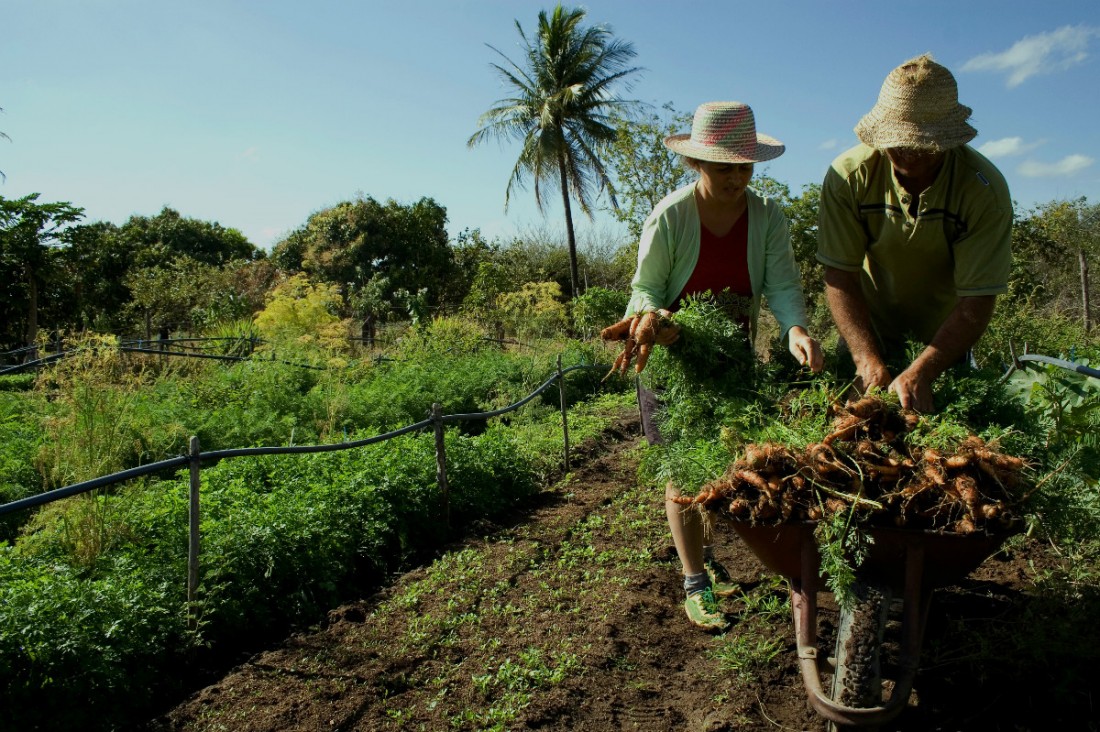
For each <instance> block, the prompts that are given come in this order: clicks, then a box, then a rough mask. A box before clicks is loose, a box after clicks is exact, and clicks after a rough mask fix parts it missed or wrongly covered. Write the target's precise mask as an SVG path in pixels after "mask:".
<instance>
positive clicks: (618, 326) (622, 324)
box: [600, 316, 634, 341]
mask: <svg viewBox="0 0 1100 732" xmlns="http://www.w3.org/2000/svg"><path fill="white" fill-rule="evenodd" d="M633 322H634V317H633V316H628V317H626V318H623V319H622V320H620V321H619V322H618V323H615V324H613V325H609V326H607V327H606V328H604V329H603V330H601V331H600V338H603V339H604V340H605V341H625V340H626V337H627V335H629V334H630V326H631V324H632V323H633Z"/></svg>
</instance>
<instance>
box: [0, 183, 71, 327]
mask: <svg viewBox="0 0 1100 732" xmlns="http://www.w3.org/2000/svg"><path fill="white" fill-rule="evenodd" d="M38 196H39V194H37V193H32V194H30V195H29V196H25V197H23V198H20V199H16V200H11V199H7V198H4V197H3V196H0V272H4V273H6V274H7V280H8V288H7V292H5V294H6V295H8V296H10V297H12V298H13V299H7V298H6V299H5V300H6V302H7V303H8V306H9V307H11V304H12V303H18V302H20V301H22V302H26V303H27V306H26V308H25V310H24V311H23V312H21V313H8V314H7V316H8V317H7V319H6V321H5V322H6V323H7V324H8V327H9V328H11V323H13V319H12V316H13V315H15V316H16V318H15V319H14V320H15V321H16V322H17V321H18V320H23V319H25V322H26V329H25V330H24V333H23V336H24V341H23V342H24V343H25V344H31V343H34V341H35V339H36V338H37V337H38V295H39V289H40V286H41V284H42V280H43V277H44V276H45V275H46V274H47V273H48V271H49V269H50V267H51V265H52V264H53V260H54V257H53V256H52V252H53V249H54V247H56V246H58V245H60V244H63V243H64V241H65V236H66V227H67V225H68V224H71V223H73V222H75V221H78V220H80V219H81V218H82V217H83V216H84V209H82V208H77V207H76V206H73V205H71V204H69V203H67V202H59V203H37V201H38ZM8 335H9V337H12V336H15V334H14V333H12V332H10V331H9V333H8Z"/></svg>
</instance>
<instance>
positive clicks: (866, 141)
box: [817, 54, 1012, 412]
mask: <svg viewBox="0 0 1100 732" xmlns="http://www.w3.org/2000/svg"><path fill="white" fill-rule="evenodd" d="M970 113H971V110H970V108H969V107H966V106H964V105H961V104H959V101H958V87H957V85H956V83H955V78H954V77H953V76H952V75H951V72H950V71H948V70H947V69H946V68H945V67H943V66H941V65H940V64H938V63H936V62H935V61H933V60H932V57H931V56H930V55H928V54H925V55H923V56H919V57H917V58H914V59H911V60H909V61H906V62H905V63H903V64H902V65H901V66H899V67H898V68H896V69H894V70H893V71H891V72H890V75H889V76H887V77H886V81H885V82H884V83H883V85H882V90H881V91H880V93H879V97H878V102H877V103H876V104H875V106H874V108H873V109H872V110H871V111H870V112H869V113H868V114H867V115H865V116H864V117H863V119H861V120H860V121H859V124H857V125H856V127H855V132H856V136H857V137H859V139H860V141H861V143H862V144H860V145H857V146H856V147H854V148H852V149H851V150H848V151H847V152H845V153H843V154H842V155H840V156H839V157H838V158H837V159H836V160H834V161H833V164H832V166H831V168H830V169H829V172H828V173H827V174H826V176H825V182H824V183H823V185H822V188H821V209H820V219H819V226H818V250H817V259H818V261H819V262H821V263H822V264H823V265H825V293H826V298H827V300H828V303H829V309H830V311H831V312H832V316H833V320H834V321H835V322H836V325H837V329H838V330H839V332H840V336H841V339H842V340H843V342H844V344H846V346H847V348H848V350H849V351H850V352H851V356H852V360H853V362H854V364H855V367H856V379H855V386H856V388H857V389H859V390H861V391H862V390H865V389H868V388H870V387H873V386H879V387H884V388H889V389H890V390H891V391H895V392H897V394H898V397H899V399H900V400H901V406H902V407H905V408H911V409H916V410H919V411H925V412H926V411H931V409H932V408H933V405H932V382H933V381H935V380H936V378H937V377H938V376H939V375H940V374H942V373H943V372H944V371H945V370H946V369H947V368H949V367H950V366H952V365H954V364H956V363H959V362H960V361H963V360H964V359H965V358H966V355H967V353H968V352H969V351H970V349H971V347H972V346H973V345H974V344H975V343H976V342H977V340H978V338H980V337H981V335H982V333H984V332H985V329H986V327H987V326H988V325H989V320H990V318H991V317H992V315H993V305H994V300H995V299H996V296H997V295H998V294H1000V293H1003V292H1005V291H1006V290H1007V289H1008V274H1009V268H1010V265H1011V262H1012V252H1011V235H1012V199H1011V198H1010V196H1009V192H1008V185H1007V184H1006V183H1005V180H1004V177H1003V176H1002V175H1001V174H1000V172H999V171H998V170H997V169H996V168H995V167H994V166H993V164H992V163H990V162H989V161H988V160H986V159H985V158H984V157H983V156H982V155H981V154H980V153H978V152H977V151H976V150H974V149H973V148H971V147H970V146H969V145H967V144H966V143H968V142H969V141H970V140H972V139H974V137H975V135H977V134H978V133H977V131H976V130H975V129H974V128H973V127H971V126H970V124H969V123H968V122H967V119H968V118H969V117H970ZM910 339H913V340H917V341H919V342H920V343H923V344H924V345H925V348H924V350H923V351H921V352H920V354H919V355H918V356H917V357H916V358H915V359H914V360H913V361H912V362H911V363H909V364H908V365H907V366H906V367H905V368H904V369H903V370H901V371H900V373H897V374H896V375H894V374H892V373H891V372H890V370H889V368H888V366H887V364H888V363H891V362H893V361H897V360H899V359H902V358H904V357H905V355H906V354H905V348H906V344H907V342H908V341H909V340H910Z"/></svg>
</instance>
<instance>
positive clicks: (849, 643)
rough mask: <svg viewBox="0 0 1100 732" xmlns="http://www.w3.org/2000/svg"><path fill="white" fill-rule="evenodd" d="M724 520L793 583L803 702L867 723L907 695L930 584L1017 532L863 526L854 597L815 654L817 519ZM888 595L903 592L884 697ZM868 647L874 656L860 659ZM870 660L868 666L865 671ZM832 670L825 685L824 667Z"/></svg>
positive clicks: (957, 574)
mask: <svg viewBox="0 0 1100 732" xmlns="http://www.w3.org/2000/svg"><path fill="white" fill-rule="evenodd" d="M730 523H731V525H732V526H733V528H734V530H735V531H737V533H738V535H740V536H741V538H742V539H743V540H744V542H745V544H746V545H748V547H749V549H751V550H752V551H753V552H754V553H755V554H756V556H757V557H758V558H759V559H760V561H761V562H762V563H763V564H764V565H765V566H766V567H767V568H768V569H770V570H771V571H773V572H775V573H777V574H780V575H783V576H784V577H786V578H787V580H788V582H789V584H790V592H791V613H792V614H793V616H794V626H795V636H796V639H797V644H798V664H799V668H800V670H801V672H802V680H803V683H804V684H805V686H806V693H807V695H808V696H809V701H810V705H811V706H812V707H813V709H814V710H815V711H817V712H818V713H819V714H820V715H821V716H823V717H825V718H826V719H827V720H829V721H830V722H832V723H833V724H834V725H839V726H842V727H867V726H875V725H880V724H884V723H886V722H888V721H890V720H891V719H893V718H894V717H896V716H897V715H898V714H899V713H900V712H901V711H902V709H904V708H905V707H906V705H907V704H908V701H909V695H910V692H911V691H912V688H913V679H914V677H915V676H916V673H917V665H918V661H919V659H920V648H921V643H922V641H923V636H924V628H925V621H926V620H927V618H928V610H929V607H930V606H931V599H932V592H933V590H935V589H936V588H937V587H942V586H946V585H951V584H954V583H956V582H958V581H959V580H961V579H962V578H964V577H965V576H966V575H968V574H969V573H970V572H972V571H973V570H974V569H976V568H977V567H978V565H980V564H981V563H982V562H984V561H985V560H986V559H987V558H988V557H989V556H991V555H992V554H993V553H995V552H996V551H997V549H998V548H1000V546H1001V545H1002V544H1003V543H1004V541H1005V540H1006V539H1007V538H1008V537H1009V536H1011V535H1012V534H1013V533H1015V531H1006V532H1002V533H997V534H988V533H985V532H975V533H973V534H965V535H964V534H957V533H946V532H936V531H924V530H916V529H895V528H888V527H872V528H870V534H871V537H872V538H873V539H874V543H873V544H872V545H871V547H870V553H869V555H868V556H867V558H866V559H865V560H864V562H863V564H862V565H861V566H860V567H859V569H858V571H857V576H858V579H859V584H860V586H861V589H860V590H859V592H860V596H859V597H858V598H857V601H856V602H855V603H854V607H852V608H842V610H841V622H840V630H838V643H837V653H836V656H835V658H833V659H828V658H822V657H821V654H820V653H819V650H818V638H817V593H818V591H819V590H820V589H821V588H822V586H823V585H824V582H823V579H822V577H821V576H820V556H819V554H818V549H817V543H816V541H815V539H814V528H815V526H816V523H815V522H800V523H786V524H780V525H775V526H762V525H756V526H754V525H750V524H748V523H746V522H742V521H731V522H730ZM890 597H899V598H901V599H902V603H903V604H902V611H901V630H900V643H899V645H900V654H899V663H898V670H897V678H896V679H895V680H894V687H893V690H892V692H891V693H890V695H889V700H888V701H886V702H885V703H884V702H883V701H882V696H883V694H882V684H881V677H880V675H879V662H880V661H879V650H880V646H881V644H882V638H883V629H884V628H885V625H886V616H887V610H888V609H889V608H888V605H889V602H890ZM868 653H871V654H873V658H871V659H869V658H867V655H868ZM868 666H873V667H874V668H873V670H871V671H868ZM830 667H831V670H832V672H833V684H832V693H831V694H826V693H825V691H824V689H823V687H822V682H821V672H822V670H830Z"/></svg>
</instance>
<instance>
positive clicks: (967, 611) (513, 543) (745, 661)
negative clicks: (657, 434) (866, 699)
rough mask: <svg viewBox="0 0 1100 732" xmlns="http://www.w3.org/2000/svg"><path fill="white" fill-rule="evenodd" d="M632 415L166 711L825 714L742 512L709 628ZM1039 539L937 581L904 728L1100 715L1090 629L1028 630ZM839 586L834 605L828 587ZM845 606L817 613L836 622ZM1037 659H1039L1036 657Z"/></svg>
mask: <svg viewBox="0 0 1100 732" xmlns="http://www.w3.org/2000/svg"><path fill="white" fill-rule="evenodd" d="M637 446H638V438H637V425H636V424H634V423H633V422H631V421H630V420H626V421H624V422H623V423H622V424H620V425H619V426H618V427H617V428H616V429H615V430H612V431H611V432H609V433H608V434H607V435H606V436H605V440H604V441H603V443H602V444H600V445H593V446H588V447H587V449H586V454H584V455H581V456H578V458H579V459H578V462H579V467H577V468H576V470H575V471H574V472H573V473H572V474H571V475H570V476H567V477H566V479H564V480H562V481H561V482H560V483H558V484H557V485H555V486H554V487H553V488H552V489H549V490H547V491H545V492H544V493H542V494H541V495H540V496H539V497H538V499H537V500H536V501H534V502H533V503H532V504H530V505H528V506H525V507H524V509H523V510H522V511H519V512H517V513H516V514H515V515H514V516H513V517H512V518H511V520H509V521H506V522H502V523H500V524H496V525H489V524H486V525H482V526H478V527H471V532H470V535H471V536H476V538H472V539H470V540H468V541H466V542H464V543H462V544H461V545H456V546H454V547H451V548H450V551H448V552H447V553H446V554H445V555H443V556H441V557H440V559H439V560H438V561H436V562H435V563H433V564H432V565H430V566H426V567H423V568H421V569H418V570H416V571H413V572H410V573H408V574H406V575H403V576H401V577H400V578H397V580H396V581H395V582H394V583H393V585H392V586H391V587H389V588H388V589H387V590H385V591H384V592H381V593H379V594H377V595H375V596H372V597H368V598H365V599H363V600H362V601H360V602H358V603H355V604H351V605H347V606H344V607H341V608H339V609H337V610H335V611H334V612H332V613H331V614H330V617H329V623H328V624H327V625H326V626H325V627H324V628H323V629H321V630H319V631H317V632H314V633H310V634H303V635H298V636H295V637H292V638H290V639H288V640H287V641H286V643H285V644H284V645H283V646H282V647H280V648H278V649H275V650H272V651H269V652H266V653H262V654H259V655H257V656H255V657H254V658H252V659H250V660H249V661H248V662H247V663H245V664H243V665H241V666H240V667H238V668H236V669H235V670H233V671H232V672H231V673H229V674H228V675H226V676H225V677H224V678H223V679H221V680H220V681H219V682H218V683H216V684H214V685H212V686H209V687H207V688H205V689H203V690H201V691H199V692H198V693H197V694H195V695H194V696H193V697H192V698H191V699H190V700H188V701H187V702H185V703H183V704H181V705H180V706H178V707H177V708H175V709H173V710H172V711H171V712H170V713H168V714H167V715H166V716H165V717H164V718H162V719H160V720H157V721H156V722H155V723H154V724H153V725H152V726H151V728H152V729H154V730H157V731H158V732H167V731H169V730H171V731H182V730H233V731H241V732H244V731H249V730H256V731H259V730H272V731H273V730H280V731H282V730H483V729H484V730H516V729H538V730H547V731H556V730H562V731H564V730H575V729H576V730H648V731H660V730H709V731H711V732H715V731H718V730H739V729H785V730H819V729H824V723H823V721H822V720H821V718H820V717H818V716H817V715H816V714H815V713H814V712H812V711H811V710H809V709H808V706H807V704H806V696H805V692H804V691H803V688H802V680H801V676H800V675H799V672H798V668H797V660H796V658H795V652H794V643H793V629H792V623H791V619H790V610H789V606H788V605H787V604H786V589H785V585H784V584H783V583H782V582H780V581H778V580H777V578H775V577H774V576H772V575H771V574H770V573H768V572H767V571H766V570H765V569H764V568H763V567H762V566H761V565H760V564H759V562H758V561H757V560H756V558H755V557H754V556H753V555H752V554H751V553H750V552H749V551H748V550H747V549H745V547H744V546H743V545H742V544H741V543H740V541H739V540H738V539H737V538H736V536H735V535H734V534H732V532H730V531H729V530H728V529H726V530H721V531H720V532H719V536H718V537H717V538H716V541H715V547H716V549H717V552H718V556H719V558H720V559H722V560H723V561H724V562H725V563H726V565H727V566H728V567H729V568H730V570H731V572H732V573H733V574H734V579H735V580H737V581H738V582H740V583H741V585H742V588H743V590H744V591H745V595H744V596H743V597H740V598H734V599H731V600H728V601H726V605H725V607H726V609H727V611H728V612H729V613H730V616H731V619H732V620H733V621H734V626H733V628H732V629H731V630H730V632H728V633H726V634H724V635H721V636H712V635H708V634H706V633H703V632H701V631H697V630H695V629H693V628H692V627H691V626H690V625H689V624H688V623H687V621H686V618H684V616H683V613H682V610H681V607H680V601H681V594H682V591H681V589H680V576H679V565H678V562H677V561H676V560H675V553H674V551H673V550H672V548H671V546H670V540H669V537H668V536H667V526H666V524H665V521H664V517H663V507H662V503H661V500H660V496H659V495H658V493H657V491H655V490H654V489H652V488H641V487H638V486H637V479H636V466H637V449H636V448H637ZM1044 557H1045V555H1044V553H1043V552H1041V551H1039V549H1038V548H1036V547H1034V546H1030V545H1024V547H1023V548H1022V549H1021V550H1019V551H1016V552H1015V553H1014V554H1012V555H1011V556H1008V557H999V558H993V559H991V560H989V561H987V562H986V564H985V565H983V567H982V568H981V569H979V570H978V571H977V572H976V573H975V574H974V575H972V576H971V577H970V578H968V579H967V580H966V582H965V584H964V585H963V586H960V587H953V588H946V589H945V590H942V591H940V592H939V593H937V598H936V601H935V603H934V605H933V608H934V609H933V613H932V615H933V618H932V620H930V622H929V628H928V632H927V636H926V641H925V650H926V653H925V657H924V658H922V672H921V674H920V675H919V676H918V680H917V692H916V693H915V694H914V696H913V697H912V698H911V706H910V708H909V709H907V710H905V712H904V713H903V714H902V716H901V717H899V719H898V720H897V721H896V722H895V723H893V724H892V725H891V726H889V727H888V729H898V730H932V729H942V730H1002V729H1003V730H1032V729H1034V730H1040V729H1042V730H1047V729H1055V728H1057V729H1061V730H1078V729H1079V730H1095V729H1098V727H1097V722H1096V721H1095V720H1098V719H1100V711H1098V710H1097V709H1096V708H1094V707H1093V704H1096V703H1097V702H1100V700H1097V699H1095V698H1094V696H1093V693H1094V692H1093V689H1094V688H1096V687H1095V686H1094V685H1090V684H1088V683H1086V682H1085V681H1084V679H1085V675H1084V673H1085V669H1086V668H1087V664H1088V663H1089V662H1091V663H1095V661H1096V657H1097V656H1096V654H1097V651H1096V648H1097V647H1098V644H1097V642H1096V640H1097V639H1096V634H1097V633H1096V627H1095V626H1096V625H1097V622H1095V621H1096V619H1097V617H1098V616H1097V609H1098V605H1097V598H1095V597H1091V598H1088V597H1086V598H1084V601H1083V607H1082V608H1081V609H1083V611H1084V612H1085V617H1086V618H1090V617H1091V619H1092V620H1093V621H1094V622H1092V624H1091V626H1090V627H1089V628H1087V629H1085V630H1087V633H1086V634H1085V635H1088V636H1089V638H1091V646H1092V647H1091V650H1090V649H1087V648H1085V647H1084V646H1085V645H1086V644H1085V643H1077V644H1075V643H1073V642H1072V641H1073V640H1083V639H1084V638H1083V637H1082V638H1080V639H1072V638H1071V639H1065V638H1063V639H1060V640H1061V641H1068V643H1067V644H1066V645H1064V646H1055V645H1054V644H1053V639H1051V638H1048V637H1046V636H1043V635H1039V636H1036V637H1034V638H1031V640H1033V641H1035V643H1038V644H1039V646H1040V648H1039V649H1038V650H1039V651H1042V652H1044V653H1046V654H1047V656H1048V657H1047V658H1045V659H1043V662H1042V663H1041V664H1040V665H1039V666H1036V665H1035V662H1034V660H1032V659H1027V658H1021V656H1020V654H1021V650H1020V649H1021V647H1024V648H1027V649H1029V650H1028V652H1029V653H1030V652H1031V651H1034V650H1036V649H1034V648H1031V645H1030V644H1027V643H1025V644H1020V643H1015V642H1014V645H1013V647H1011V648H1002V647H998V645H999V644H1001V643H1003V639H1004V638H1006V637H1011V638H1016V639H1018V638H1019V636H1020V634H1021V633H1022V634H1023V635H1024V636H1025V640H1027V637H1026V636H1027V634H1028V633H1029V632H1034V630H1035V626H1034V625H1030V626H1029V625H1028V622H1029V620H1030V621H1031V622H1034V620H1035V618H1034V617H1033V616H1034V614H1035V613H1038V612H1042V611H1044V607H1045V606H1044V604H1043V603H1042V602H1040V601H1038V600H1036V599H1034V597H1033V596H1032V595H1031V594H1029V593H1031V592H1032V590H1033V587H1034V582H1033V580H1034V578H1035V576H1036V572H1037V571H1038V570H1036V569H1035V567H1034V566H1033V565H1034V563H1035V562H1036V561H1038V562H1039V563H1040V565H1041V564H1045V563H1047V560H1046V559H1044ZM825 604H827V603H825ZM831 618H832V616H831V615H830V613H829V612H828V611H827V610H826V611H823V613H822V618H821V624H822V633H823V635H824V634H827V633H828V632H829V630H830V628H831V625H832V620H831ZM1022 661H1027V662H1028V663H1029V664H1030V665H1029V666H1028V667H1027V670H1026V671H1025V663H1021V662H1022Z"/></svg>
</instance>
